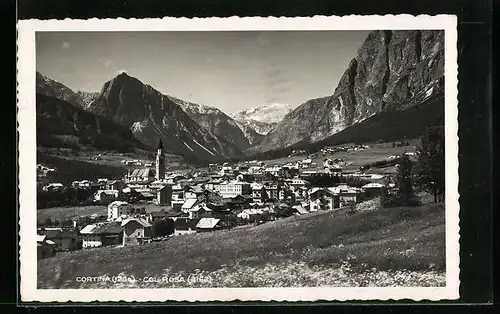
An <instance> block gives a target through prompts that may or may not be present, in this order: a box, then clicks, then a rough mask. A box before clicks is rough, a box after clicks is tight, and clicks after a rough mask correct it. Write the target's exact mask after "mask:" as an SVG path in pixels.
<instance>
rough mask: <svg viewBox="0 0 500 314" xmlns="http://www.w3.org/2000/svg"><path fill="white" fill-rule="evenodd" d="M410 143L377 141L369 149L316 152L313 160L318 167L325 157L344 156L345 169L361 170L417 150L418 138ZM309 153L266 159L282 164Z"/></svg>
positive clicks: (380, 171)
mask: <svg viewBox="0 0 500 314" xmlns="http://www.w3.org/2000/svg"><path fill="white" fill-rule="evenodd" d="M409 143H410V145H409V146H402V147H392V142H390V143H377V144H371V145H369V146H370V147H369V148H367V149H363V150H357V151H350V152H344V151H342V152H337V153H333V154H326V155H325V156H323V155H322V154H321V153H317V154H314V155H313V156H311V157H312V161H313V162H315V163H316V164H317V166H318V167H322V166H323V160H324V159H325V158H327V157H328V158H331V159H334V158H343V159H344V161H345V162H346V163H347V165H346V167H344V170H349V171H353V170H359V167H360V166H362V165H365V164H369V163H373V162H375V161H380V160H386V159H388V158H389V156H391V155H401V154H403V153H404V152H414V151H415V150H416V148H415V146H416V145H418V141H417V140H412V141H409ZM307 157H308V156H307V155H304V156H293V157H286V158H279V159H273V160H267V161H264V162H265V163H266V164H269V165H280V164H286V163H288V162H292V163H293V162H296V161H299V160H303V159H305V158H307ZM388 168H391V169H383V168H381V169H372V171H371V172H377V173H383V172H384V171H387V170H390V171H392V170H394V169H393V168H394V167H388Z"/></svg>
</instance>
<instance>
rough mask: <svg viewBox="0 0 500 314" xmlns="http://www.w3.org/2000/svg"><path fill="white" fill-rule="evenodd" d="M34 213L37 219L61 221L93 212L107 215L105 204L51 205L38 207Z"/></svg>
mask: <svg viewBox="0 0 500 314" xmlns="http://www.w3.org/2000/svg"><path fill="white" fill-rule="evenodd" d="M36 214H37V220H38V221H43V220H44V219H46V218H50V219H57V220H59V221H63V220H65V219H76V218H78V217H81V216H91V215H93V214H96V215H98V216H101V215H105V216H107V215H108V208H107V207H106V206H68V207H51V208H41V209H38V210H37V211H36Z"/></svg>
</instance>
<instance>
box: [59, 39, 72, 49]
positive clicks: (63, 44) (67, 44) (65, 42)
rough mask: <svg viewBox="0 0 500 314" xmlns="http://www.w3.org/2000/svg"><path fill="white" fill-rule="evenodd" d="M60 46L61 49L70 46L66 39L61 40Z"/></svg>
mask: <svg viewBox="0 0 500 314" xmlns="http://www.w3.org/2000/svg"><path fill="white" fill-rule="evenodd" d="M61 47H62V48H63V49H68V48H69V47H71V44H70V43H69V42H67V41H63V42H62V44H61Z"/></svg>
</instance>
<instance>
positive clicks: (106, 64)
mask: <svg viewBox="0 0 500 314" xmlns="http://www.w3.org/2000/svg"><path fill="white" fill-rule="evenodd" d="M112 63H113V61H111V60H104V61H103V62H102V64H103V65H104V66H105V67H109V66H110V65H111V64H112Z"/></svg>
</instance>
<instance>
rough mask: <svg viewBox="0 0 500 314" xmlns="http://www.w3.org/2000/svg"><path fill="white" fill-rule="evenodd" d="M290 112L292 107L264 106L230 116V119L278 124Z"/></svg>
mask: <svg viewBox="0 0 500 314" xmlns="http://www.w3.org/2000/svg"><path fill="white" fill-rule="evenodd" d="M290 111H292V107H291V106H290V105H288V104H281V103H273V104H266V105H263V106H260V107H253V108H249V109H245V110H242V111H239V112H235V113H233V114H231V117H232V118H233V119H236V120H240V121H241V120H254V121H258V122H264V123H278V122H279V121H281V120H282V119H283V118H284V117H285V116H286V115H287V114H288V113H289V112H290Z"/></svg>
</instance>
